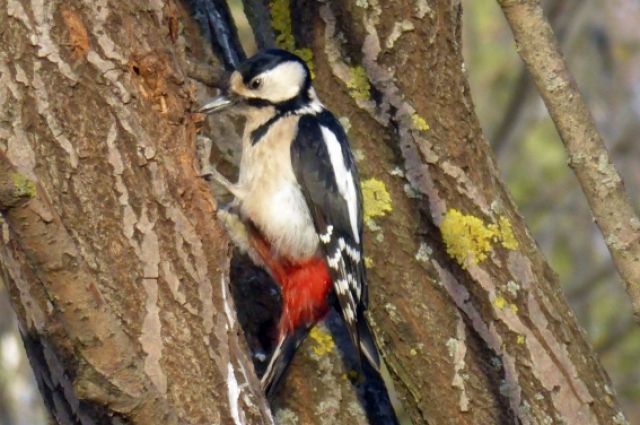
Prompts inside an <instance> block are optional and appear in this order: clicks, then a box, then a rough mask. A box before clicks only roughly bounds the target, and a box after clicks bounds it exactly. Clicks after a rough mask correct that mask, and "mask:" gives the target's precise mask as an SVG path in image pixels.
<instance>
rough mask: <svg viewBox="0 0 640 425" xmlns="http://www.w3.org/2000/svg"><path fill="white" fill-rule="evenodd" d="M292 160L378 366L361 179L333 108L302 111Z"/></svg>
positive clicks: (336, 278) (340, 286) (343, 303)
mask: <svg viewBox="0 0 640 425" xmlns="http://www.w3.org/2000/svg"><path fill="white" fill-rule="evenodd" d="M291 163H292V166H293V170H294V173H295V175H296V179H297V181H298V184H299V185H300V187H301V189H302V192H303V194H304V196H305V199H306V201H307V206H308V207H309V210H310V212H311V215H312V217H313V221H314V224H315V227H316V231H317V233H318V235H319V237H320V244H321V246H322V250H323V253H324V256H325V258H326V261H327V265H328V266H329V272H330V274H331V278H332V280H333V288H334V292H335V295H336V298H337V299H338V303H339V304H340V306H339V307H340V312H341V315H342V317H343V319H344V320H345V322H346V324H347V328H348V331H349V334H350V337H351V340H352V341H353V344H354V346H355V347H356V349H358V348H359V350H360V353H361V355H362V356H363V357H365V358H366V359H367V361H368V362H369V363H370V364H371V365H372V366H373V367H374V368H375V369H378V366H379V359H378V354H377V350H376V347H375V344H374V342H373V338H372V336H371V332H370V330H369V327H368V325H367V322H366V318H365V317H364V314H363V313H364V310H365V309H366V307H367V281H366V272H365V268H364V258H363V252H362V194H361V192H360V182H359V179H358V172H357V170H356V166H355V162H354V160H353V156H352V154H351V149H350V148H349V142H348V140H347V136H346V134H345V132H344V130H343V128H342V126H341V125H340V123H339V122H338V121H337V120H336V119H335V117H334V116H333V115H332V114H331V113H330V112H328V111H326V110H323V111H322V112H321V113H319V114H317V115H311V114H309V115H302V116H301V117H300V120H299V123H298V133H297V136H296V138H295V140H294V142H293V143H292V145H291Z"/></svg>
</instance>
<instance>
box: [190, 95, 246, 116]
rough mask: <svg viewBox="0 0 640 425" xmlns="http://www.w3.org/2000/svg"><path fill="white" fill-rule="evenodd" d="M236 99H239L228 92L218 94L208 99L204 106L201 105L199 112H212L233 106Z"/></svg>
mask: <svg viewBox="0 0 640 425" xmlns="http://www.w3.org/2000/svg"><path fill="white" fill-rule="evenodd" d="M236 100H237V99H236V98H235V97H234V96H230V95H228V94H223V95H220V96H216V97H213V98H211V99H209V100H207V101H206V102H205V103H204V104H203V105H202V106H200V109H198V112H200V113H201V114H212V113H214V112H218V111H221V110H223V109H226V108H228V107H229V106H232V105H233V104H234V103H236Z"/></svg>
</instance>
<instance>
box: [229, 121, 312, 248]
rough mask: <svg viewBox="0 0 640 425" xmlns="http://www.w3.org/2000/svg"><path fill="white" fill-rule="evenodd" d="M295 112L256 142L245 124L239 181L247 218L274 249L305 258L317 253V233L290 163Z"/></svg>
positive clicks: (295, 126)
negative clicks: (243, 192)
mask: <svg viewBox="0 0 640 425" xmlns="http://www.w3.org/2000/svg"><path fill="white" fill-rule="evenodd" d="M297 124H298V118H297V117H295V116H291V117H285V118H282V119H280V120H279V121H277V122H276V123H274V124H273V125H272V127H271V128H270V129H269V131H268V133H267V134H266V135H265V136H264V137H263V138H262V139H260V141H259V142H258V143H257V144H256V145H252V144H251V141H250V137H249V135H250V133H251V130H252V129H253V128H252V127H255V126H252V125H250V123H248V125H247V128H246V130H245V135H244V140H243V149H242V160H241V163H240V177H239V182H238V184H239V185H240V186H241V187H242V189H243V190H245V193H246V195H245V197H244V199H242V200H241V207H240V209H241V211H242V214H243V215H244V216H245V217H247V218H249V219H251V221H253V223H254V224H255V225H256V226H257V227H258V228H259V229H260V230H261V232H262V233H263V234H264V235H265V237H266V238H267V239H268V240H269V242H270V243H271V244H272V246H273V248H274V249H275V250H276V251H277V253H278V254H280V255H283V256H285V257H288V258H290V259H293V260H303V259H306V258H309V257H311V256H313V255H315V254H316V253H317V250H318V243H319V241H318V235H317V234H316V230H315V227H314V225H313V219H312V217H311V214H310V212H309V208H308V207H307V203H306V201H305V199H304V196H303V194H302V192H301V190H300V186H299V185H298V183H297V181H296V178H295V175H294V173H293V169H292V167H291V153H290V145H291V144H290V141H291V140H293V138H294V137H295V133H296V129H297Z"/></svg>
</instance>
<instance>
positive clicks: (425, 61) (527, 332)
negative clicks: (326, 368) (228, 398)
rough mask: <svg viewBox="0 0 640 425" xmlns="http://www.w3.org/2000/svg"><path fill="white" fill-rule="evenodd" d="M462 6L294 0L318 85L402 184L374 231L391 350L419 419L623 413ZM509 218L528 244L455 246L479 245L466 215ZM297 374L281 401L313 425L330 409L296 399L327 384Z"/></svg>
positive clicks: (370, 245) (591, 417) (297, 29)
mask: <svg viewBox="0 0 640 425" xmlns="http://www.w3.org/2000/svg"><path fill="white" fill-rule="evenodd" d="M460 14H461V6H460V4H459V2H448V1H433V2H427V1H422V0H417V1H403V2H379V1H375V0H370V1H364V2H363V1H356V0H351V1H333V0H327V1H319V2H313V1H305V2H296V3H293V2H292V10H291V16H292V17H293V19H292V21H291V22H292V23H293V24H292V29H291V32H292V34H293V35H294V36H295V40H296V48H299V49H300V48H311V50H312V51H313V68H314V70H315V73H316V76H317V78H316V81H315V86H316V88H317V89H318V91H319V95H320V97H321V99H322V100H323V101H324V103H325V104H327V105H328V106H329V108H331V109H332V110H333V111H335V112H336V113H337V114H338V115H339V116H341V117H342V119H343V121H348V123H349V125H350V129H349V136H350V138H351V141H352V145H353V147H354V148H355V150H356V152H357V156H359V157H360V161H359V163H358V165H359V169H360V173H361V177H362V178H363V179H364V180H367V179H369V178H372V177H375V178H377V179H380V180H382V181H383V182H384V184H385V186H386V188H387V189H388V191H389V193H390V194H391V199H392V201H391V203H392V208H393V211H392V212H391V213H390V214H388V215H387V216H385V217H382V218H376V219H375V223H371V222H370V223H369V226H368V231H367V234H366V249H367V255H368V256H369V257H370V259H371V263H372V265H371V267H369V278H370V286H371V292H370V298H371V299H370V306H371V307H370V310H371V315H370V316H371V318H372V319H373V321H374V323H375V324H376V332H377V336H378V339H379V341H380V343H381V345H382V349H383V351H384V358H385V360H386V362H387V364H388V365H389V368H390V370H391V373H392V375H394V378H395V386H396V389H397V391H398V393H399V395H400V398H401V400H402V403H403V405H404V407H405V408H406V410H407V413H408V415H409V417H410V418H411V420H412V422H413V423H414V424H422V423H427V421H428V422H429V423H432V424H461V423H468V424H478V423H532V424H538V423H539V424H543V423H563V422H562V421H564V423H571V424H573V423H593V424H595V423H601V424H606V423H612V422H614V423H615V421H619V420H621V418H623V416H622V413H620V412H619V410H618V407H617V405H616V401H615V397H614V396H613V393H612V390H611V388H610V384H609V383H608V379H607V377H606V374H605V373H604V371H603V370H602V368H601V366H600V365H599V364H598V361H597V359H596V358H595V356H594V354H593V352H592V350H591V348H590V347H589V345H588V344H587V343H586V341H585V339H584V336H583V333H582V331H581V330H580V328H579V326H578V325H577V324H576V322H575V319H574V318H573V315H572V313H571V311H570V310H569V308H568V306H567V304H566V301H565V299H564V296H563V294H562V293H561V290H560V286H559V283H558V280H557V276H556V275H555V274H554V273H553V272H552V271H551V270H550V269H549V267H548V265H547V264H546V262H545V260H544V258H543V257H542V255H541V253H540V251H539V250H538V248H537V246H536V244H535V241H533V240H532V238H531V237H530V235H529V234H528V232H527V230H526V226H525V223H523V221H522V219H521V217H520V216H519V215H518V213H517V211H516V210H515V207H514V205H513V202H512V200H511V199H510V197H509V195H508V193H507V192H506V190H505V188H504V186H503V184H502V183H501V181H500V178H499V174H498V171H497V170H496V168H495V164H494V160H493V157H492V153H491V151H490V148H489V147H488V145H487V144H486V142H485V140H484V139H483V136H482V134H481V130H480V126H479V124H478V121H477V119H476V116H475V114H474V111H473V104H472V101H471V99H470V97H469V89H468V85H467V82H466V78H465V75H464V64H463V61H462V54H461V46H460V32H459V29H460ZM275 18H279V17H277V16H276V17H275ZM278 27H281V25H278ZM277 29H278V28H277ZM276 32H277V33H278V34H281V31H276ZM360 67H362V68H360ZM361 70H364V75H365V76H366V78H364V79H363V78H360V77H359V75H360V76H361V75H362V73H361ZM365 197H366V195H365ZM454 210H458V211H461V212H463V215H462V216H460V215H458V214H456V213H455V212H454ZM456 217H458V218H459V220H455V218H456ZM461 217H462V218H461ZM470 217H473V218H470ZM501 217H502V218H501ZM475 219H479V220H481V221H479V220H478V221H476V220H475ZM503 220H506V222H508V223H509V224H510V225H511V229H512V231H513V236H514V238H515V240H516V241H517V243H515V244H509V243H506V244H505V243H499V242H497V241H494V242H492V243H491V244H492V247H491V248H490V249H488V250H487V252H486V255H487V257H486V258H485V259H483V260H482V261H477V262H476V261H473V260H472V259H470V258H469V257H467V258H466V259H464V257H458V260H459V261H456V260H455V259H454V258H452V257H451V255H449V253H452V254H455V253H456V251H457V249H456V245H457V244H458V243H460V242H469V240H468V239H467V240H465V238H464V237H463V238H461V239H463V240H459V239H458V240H457V238H456V237H455V236H452V235H451V234H450V233H451V232H450V230H451V229H450V227H451V223H452V221H453V222H454V226H453V227H454V228H456V227H457V228H458V229H460V228H467V229H470V228H474V227H476V230H479V229H478V228H477V227H478V226H479V223H484V225H485V226H488V225H490V224H491V223H493V224H495V223H499V222H501V221H503ZM503 222H504V221H503ZM443 223H447V226H449V227H447V228H446V229H447V230H446V231H444V229H441V226H443ZM474 223H475V224H474ZM467 226H468V227H467ZM441 230H443V232H442V233H441ZM443 233H445V237H444V238H443V236H442V235H443ZM503 242H504V241H503ZM463 245H464V244H463ZM465 246H466V247H467V248H469V249H470V250H471V251H473V250H474V249H478V248H480V247H479V246H478V245H477V244H474V243H470V244H468V245H465ZM481 251H482V249H481ZM476 260H478V259H477V258H476ZM308 361H309V362H312V360H308ZM300 363H302V361H300ZM295 371H296V369H295V368H294V372H293V373H292V377H291V379H289V381H288V383H287V385H288V388H289V389H290V390H291V391H289V392H287V394H288V397H289V398H288V399H287V400H282V401H281V402H282V403H283V405H284V406H290V409H289V410H290V411H289V412H288V413H293V412H296V413H297V414H298V415H299V417H301V418H304V420H303V421H301V422H300V423H305V424H306V423H317V424H320V423H323V417H324V416H326V414H327V412H326V409H323V406H318V405H316V404H304V403H302V402H301V401H299V400H295V399H291V394H300V393H302V394H304V391H301V388H313V387H314V385H315V384H314V382H313V379H312V378H313V377H310V376H309V375H308V374H306V375H305V374H303V373H302V372H298V373H299V376H296V375H295ZM310 381H311V382H310ZM294 390H295V391H294ZM326 399H329V400H334V402H333V405H336V404H337V403H338V402H339V401H340V400H341V398H340V395H335V396H334V395H332V394H331V393H329V394H326V395H325V400H326ZM310 418H313V419H310ZM291 423H293V422H291Z"/></svg>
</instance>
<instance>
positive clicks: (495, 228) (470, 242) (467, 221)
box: [440, 209, 518, 268]
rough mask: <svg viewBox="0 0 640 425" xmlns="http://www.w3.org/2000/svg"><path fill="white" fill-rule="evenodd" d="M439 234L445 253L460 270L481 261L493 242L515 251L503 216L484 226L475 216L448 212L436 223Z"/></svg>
mask: <svg viewBox="0 0 640 425" xmlns="http://www.w3.org/2000/svg"><path fill="white" fill-rule="evenodd" d="M440 232H441V233H442V239H443V240H444V243H445V245H446V247H447V254H449V255H450V256H451V257H453V258H454V259H455V260H456V261H457V262H458V264H460V265H461V266H462V267H463V268H466V267H467V266H468V265H471V264H478V263H479V262H481V261H483V260H485V259H486V258H487V256H488V255H489V254H490V253H491V252H492V251H493V245H494V243H499V244H500V245H501V246H502V247H503V248H505V249H509V250H516V249H518V241H517V240H516V238H515V236H514V234H513V229H512V228H511V223H510V222H509V220H508V219H507V218H506V217H504V216H500V217H499V218H498V224H485V222H484V221H482V220H481V219H480V218H478V217H475V216H473V215H466V214H462V213H461V212H460V211H458V210H456V209H450V210H449V211H447V213H446V215H445V216H444V219H443V220H442V223H441V224H440Z"/></svg>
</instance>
